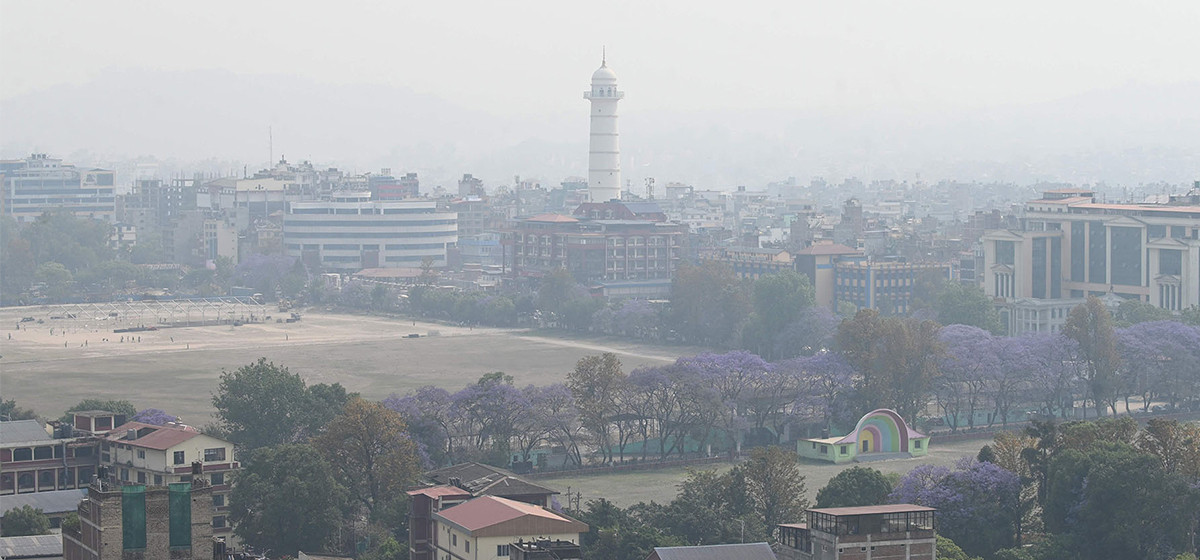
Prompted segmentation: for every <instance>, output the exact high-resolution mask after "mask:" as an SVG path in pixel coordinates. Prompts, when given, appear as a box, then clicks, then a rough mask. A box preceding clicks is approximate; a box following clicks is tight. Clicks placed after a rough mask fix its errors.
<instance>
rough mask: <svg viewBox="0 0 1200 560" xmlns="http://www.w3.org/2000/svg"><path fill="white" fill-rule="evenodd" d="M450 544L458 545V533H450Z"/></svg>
mask: <svg viewBox="0 0 1200 560" xmlns="http://www.w3.org/2000/svg"><path fill="white" fill-rule="evenodd" d="M450 546H458V533H450Z"/></svg>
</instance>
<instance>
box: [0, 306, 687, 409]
mask: <svg viewBox="0 0 1200 560" xmlns="http://www.w3.org/2000/svg"><path fill="white" fill-rule="evenodd" d="M73 315H76V316H75V317H73V318H67V317H66V315H64V314H63V313H62V312H61V311H57V310H48V309H47V308H35V307H25V308H3V309H0V356H2V357H0V395H2V396H3V398H5V399H15V400H16V401H17V403H18V404H19V405H20V406H23V407H28V408H33V409H34V410H35V411H37V412H38V413H39V414H41V415H43V416H46V417H50V418H54V417H57V416H58V415H59V414H61V413H62V411H63V410H65V409H66V408H68V407H70V406H72V405H74V404H75V403H77V402H79V401H81V400H83V399H85V398H98V399H128V400H129V401H131V402H132V403H133V404H134V406H135V407H137V408H139V409H141V408H150V407H154V408H161V409H164V410H166V411H168V412H170V413H172V414H176V415H179V416H182V417H183V418H184V421H186V422H188V423H190V424H195V425H203V424H205V423H207V422H208V421H209V420H210V419H211V414H212V402H211V398H212V393H213V392H214V391H215V390H216V388H217V383H218V378H219V377H220V375H221V371H222V369H226V370H233V369H236V368H238V367H240V366H243V365H246V364H249V363H252V362H254V361H256V360H257V359H258V358H259V357H265V358H267V360H268V361H272V362H274V363H276V364H279V365H284V366H287V367H288V369H290V370H291V371H292V372H294V373H298V374H299V375H300V376H301V377H303V378H304V379H305V380H306V381H307V382H308V383H310V384H312V383H335V382H336V383H341V384H342V385H344V386H345V387H346V388H347V389H348V390H350V391H357V392H359V393H361V394H362V395H363V396H364V397H366V398H370V399H383V398H385V397H387V396H388V395H390V394H392V393H405V392H407V391H409V390H411V389H414V388H416V387H420V386H424V385H435V386H439V387H444V388H446V389H450V390H454V389H458V388H461V387H462V386H464V385H465V384H467V383H469V382H472V381H474V380H476V379H478V378H479V377H480V376H481V375H483V374H485V373H490V372H494V371H503V372H505V373H507V374H509V375H512V376H513V378H514V383H516V384H518V385H526V384H530V383H533V384H537V385H544V384H550V383H555V382H560V381H563V380H565V378H566V374H567V372H569V371H571V370H572V369H573V368H574V366H575V362H576V361H578V360H579V359H580V358H582V357H584V356H588V355H592V354H598V353H601V352H614V353H616V354H617V355H618V356H619V357H620V359H621V362H622V364H623V365H624V368H625V370H626V371H627V372H628V371H629V370H631V369H633V368H635V367H639V366H644V365H657V364H663V363H668V362H672V361H674V360H675V359H676V358H677V357H678V356H679V355H686V354H690V353H695V352H697V350H695V349H691V348H685V347H664V346H650V345H643V344H637V343H636V342H635V341H630V340H626V339H617V338H608V337H585V338H561V337H551V336H544V335H542V334H541V333H538V334H532V333H530V332H528V331H526V330H518V329H497V328H487V327H474V328H470V327H458V326H446V325H441V324H434V323H422V322H420V321H418V322H415V323H414V322H413V321H405V320H399V319H390V318H383V317H372V316H363V315H341V314H331V313H304V314H303V315H302V317H301V319H300V320H299V321H296V322H292V323H287V322H282V320H283V319H284V318H285V317H290V314H289V313H278V314H277V315H278V317H275V316H272V318H271V319H269V320H266V321H263V322H255V323H246V324H241V325H240V326H233V325H232V324H223V325H211V326H192V327H175V328H160V329H158V330H146V331H140V332H128V333H114V332H113V330H114V327H117V328H127V327H128V325H127V324H117V323H116V319H117V318H115V317H114V318H112V320H109V318H106V317H105V316H104V315H98V316H94V317H90V318H83V317H79V316H78V315H79V314H77V313H75V314H73ZM51 316H55V317H59V318H58V319H51V318H50V317H51ZM25 317H30V318H35V320H33V321H27V322H23V323H22V322H21V319H22V318H25ZM256 319H261V318H256ZM38 320H41V322H40V323H39V322H37V321H38ZM277 321H280V322H277ZM18 326H19V328H18ZM51 329H54V330H53V334H51ZM411 335H418V336H417V337H412V336H411Z"/></svg>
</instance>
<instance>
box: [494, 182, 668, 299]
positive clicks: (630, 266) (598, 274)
mask: <svg viewBox="0 0 1200 560" xmlns="http://www.w3.org/2000/svg"><path fill="white" fill-rule="evenodd" d="M586 206H587V209H586V214H587V216H591V215H608V214H607V213H606V212H605V210H604V208H603V207H604V206H613V207H620V208H624V207H625V205H624V203H621V202H610V203H607V205H606V204H588V205H586ZM626 212H628V215H637V214H636V213H634V212H633V211H631V210H618V211H617V213H614V214H613V215H626ZM587 216H583V217H579V218H577V217H571V216H563V215H561V214H541V215H538V216H534V217H532V218H527V219H524V220H521V221H519V222H518V223H517V227H516V231H515V232H514V234H513V239H512V242H513V245H514V247H513V254H514V258H515V261H516V262H515V266H514V273H516V274H519V275H527V276H542V275H545V274H549V273H552V272H554V271H555V270H558V269H566V270H567V271H568V272H570V273H571V274H573V275H574V276H575V278H576V279H578V280H579V281H580V282H586V283H591V284H614V283H619V282H630V281H634V282H638V281H650V280H656V281H660V282H663V283H664V284H665V285H666V286H668V287H669V285H670V279H671V278H672V277H673V276H674V272H675V268H676V266H677V264H678V261H679V259H680V252H681V250H682V242H683V236H684V234H685V233H686V226H683V225H682V224H677V223H672V222H667V221H665V215H663V214H662V213H661V212H658V213H657V214H656V217H657V218H658V219H657V220H656V221H655V220H650V219H629V218H628V217H626V218H625V219H594V218H590V217H587Z"/></svg>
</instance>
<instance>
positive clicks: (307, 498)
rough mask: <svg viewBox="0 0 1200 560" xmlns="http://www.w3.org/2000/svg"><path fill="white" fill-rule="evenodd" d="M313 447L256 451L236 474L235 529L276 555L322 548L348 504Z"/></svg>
mask: <svg viewBox="0 0 1200 560" xmlns="http://www.w3.org/2000/svg"><path fill="white" fill-rule="evenodd" d="M332 473H333V469H332V467H331V466H330V465H329V463H328V462H327V461H326V460H325V458H324V456H323V455H322V454H321V453H320V452H319V451H318V450H317V449H316V448H314V447H312V446H309V445H301V444H283V445H278V446H274V447H266V448H262V449H258V450H255V451H254V452H253V453H251V454H250V458H249V460H248V461H246V464H245V465H244V466H243V468H242V470H241V471H240V472H239V473H238V475H237V476H236V477H234V479H233V491H232V495H231V496H230V516H231V518H232V519H233V522H234V532H235V533H236V534H237V535H238V537H240V538H241V539H242V540H243V541H245V542H246V543H247V544H250V545H251V546H254V547H255V548H257V549H259V550H263V551H267V552H268V554H270V555H272V556H281V555H295V554H296V552H297V551H299V550H302V549H303V550H324V548H325V542H326V540H327V538H328V537H329V536H330V534H331V533H332V532H333V531H334V529H336V528H337V526H338V523H339V520H340V519H341V518H342V513H343V512H344V510H345V509H346V494H345V491H344V489H343V488H342V486H341V485H340V484H339V483H338V481H337V479H335V478H334V476H333V474H332Z"/></svg>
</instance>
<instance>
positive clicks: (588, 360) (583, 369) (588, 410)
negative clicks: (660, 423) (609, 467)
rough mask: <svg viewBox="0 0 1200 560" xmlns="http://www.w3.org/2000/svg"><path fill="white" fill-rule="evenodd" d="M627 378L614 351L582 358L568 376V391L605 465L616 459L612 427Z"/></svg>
mask: <svg viewBox="0 0 1200 560" xmlns="http://www.w3.org/2000/svg"><path fill="white" fill-rule="evenodd" d="M627 379H628V377H627V376H626V375H625V372H623V371H621V361H620V360H618V359H617V355H616V354H613V353H611V352H605V353H603V354H600V355H599V356H586V357H584V358H580V360H579V361H578V362H576V364H575V369H574V370H573V371H572V372H571V373H568V374H567V388H569V389H570V390H571V394H572V395H573V396H574V397H575V406H576V407H577V409H578V410H579V419H580V422H582V423H583V427H584V429H586V430H587V431H588V432H589V433H591V434H592V437H594V438H595V439H596V444H597V446H598V447H599V448H600V453H601V455H602V456H603V457H604V461H605V462H612V460H613V448H612V441H611V427H612V425H613V417H614V416H616V415H617V413H618V412H619V410H618V409H617V398H618V396H619V395H620V389H621V386H622V385H623V384H624V383H625V382H626V380H627Z"/></svg>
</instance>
